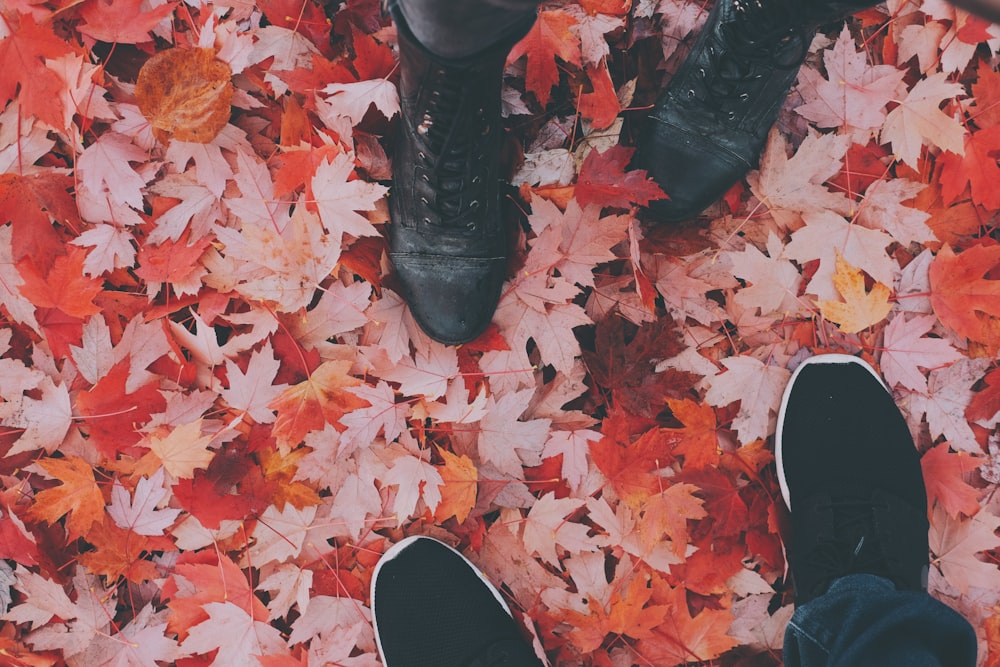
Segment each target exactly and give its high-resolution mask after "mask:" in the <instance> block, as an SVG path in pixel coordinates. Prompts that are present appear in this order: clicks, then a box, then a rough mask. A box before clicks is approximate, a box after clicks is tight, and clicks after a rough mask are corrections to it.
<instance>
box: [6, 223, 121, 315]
mask: <svg viewBox="0 0 1000 667" xmlns="http://www.w3.org/2000/svg"><path fill="white" fill-rule="evenodd" d="M135 242H136V241H135V237H133V236H132V232H130V231H128V229H126V228H125V227H121V226H118V225H115V224H97V225H94V226H93V227H91V228H90V229H88V230H86V231H85V232H83V233H82V234H80V235H79V236H78V237H76V238H75V239H73V240H72V241H70V243H72V244H73V245H78V246H80V247H81V248H93V250H91V251H90V252H88V253H87V259H86V260H84V263H83V272H84V273H85V274H86V275H88V276H99V275H101V274H103V273H104V272H106V271H113V270H114V269H122V268H125V267H131V266H132V265H133V264H135V255H136V248H135ZM0 270H2V269H0ZM0 281H2V278H0ZM0 289H2V288H0ZM0 297H2V292H0Z"/></svg>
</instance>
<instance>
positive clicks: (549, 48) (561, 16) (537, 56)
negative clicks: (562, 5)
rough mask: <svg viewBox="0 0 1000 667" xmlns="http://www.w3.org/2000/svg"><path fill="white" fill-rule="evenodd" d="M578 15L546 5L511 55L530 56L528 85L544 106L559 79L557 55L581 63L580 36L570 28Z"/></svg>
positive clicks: (514, 58) (526, 82)
mask: <svg viewBox="0 0 1000 667" xmlns="http://www.w3.org/2000/svg"><path fill="white" fill-rule="evenodd" d="M574 25H576V19H575V18H573V16H572V15H571V14H569V13H568V12H566V11H565V10H562V9H546V10H543V11H541V12H539V14H538V19H537V20H536V21H535V24H534V25H533V26H532V27H531V31H530V32H528V34H527V35H526V36H525V37H524V39H522V40H521V41H520V42H518V43H517V44H516V45H515V46H514V48H513V49H512V50H511V52H510V55H509V56H508V59H509V61H510V62H514V61H515V60H517V59H518V58H520V57H521V56H527V57H528V70H527V73H526V74H525V77H524V85H525V88H526V89H527V90H528V91H529V92H532V93H534V94H535V97H537V98H538V103H539V104H541V105H542V106H543V107H544V106H545V105H547V104H548V103H549V98H550V96H551V94H552V87H553V86H555V85H556V84H557V83H559V67H558V65H557V63H556V57H559V58H561V59H562V60H563V62H567V63H570V64H572V65H576V66H577V67H579V66H580V39H579V38H578V37H577V36H576V35H574V34H573V33H572V32H571V31H570V27H571V26H574Z"/></svg>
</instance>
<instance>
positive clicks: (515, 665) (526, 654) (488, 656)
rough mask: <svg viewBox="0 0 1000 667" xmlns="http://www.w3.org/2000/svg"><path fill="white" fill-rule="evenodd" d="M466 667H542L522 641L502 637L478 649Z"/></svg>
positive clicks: (529, 647)
mask: <svg viewBox="0 0 1000 667" xmlns="http://www.w3.org/2000/svg"><path fill="white" fill-rule="evenodd" d="M467 667H542V663H541V662H540V661H539V660H538V657H537V656H536V655H535V653H534V651H532V650H531V646H529V645H528V644H526V643H525V642H524V641H522V640H520V639H502V640H500V641H498V642H495V643H493V644H490V645H489V646H487V647H486V648H485V649H483V650H482V651H480V652H479V653H478V654H477V655H476V657H475V658H473V660H472V661H471V662H470V663H469V664H468V665H467Z"/></svg>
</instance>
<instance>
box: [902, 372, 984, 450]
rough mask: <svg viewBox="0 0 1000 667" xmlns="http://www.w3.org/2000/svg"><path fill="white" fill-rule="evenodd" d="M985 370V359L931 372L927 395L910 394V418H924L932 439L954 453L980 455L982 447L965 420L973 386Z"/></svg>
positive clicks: (919, 393) (920, 393)
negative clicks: (945, 443)
mask: <svg viewBox="0 0 1000 667" xmlns="http://www.w3.org/2000/svg"><path fill="white" fill-rule="evenodd" d="M988 366H989V360H988V359H967V358H962V359H960V360H959V361H957V362H955V363H953V364H952V365H950V366H948V367H946V368H941V369H937V370H933V371H931V373H930V376H929V379H928V382H927V392H926V393H922V392H915V393H912V394H910V410H911V412H912V416H913V417H919V416H920V415H921V414H924V415H926V419H927V425H928V426H929V427H930V432H931V436H933V437H934V438H937V437H940V436H944V438H945V439H946V440H947V441H948V442H949V443H951V446H952V448H953V449H955V450H958V451H964V452H969V453H972V454H981V453H982V447H980V446H979V443H978V441H977V440H976V436H975V434H974V433H973V431H972V428H971V427H970V426H969V422H968V421H967V420H966V419H965V408H966V407H968V405H969V402H970V401H971V400H972V395H973V392H972V386H973V385H974V384H975V383H976V382H978V381H979V380H980V379H981V378H982V376H983V374H984V373H985V372H986V368H987V367H988Z"/></svg>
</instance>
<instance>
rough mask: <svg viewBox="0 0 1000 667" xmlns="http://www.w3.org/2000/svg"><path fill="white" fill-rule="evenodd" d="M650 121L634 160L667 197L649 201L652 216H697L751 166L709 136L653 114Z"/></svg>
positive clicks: (675, 219)
mask: <svg viewBox="0 0 1000 667" xmlns="http://www.w3.org/2000/svg"><path fill="white" fill-rule="evenodd" d="M650 126H651V127H650V129H649V131H647V132H646V134H645V136H644V137H643V140H642V142H641V143H640V146H639V150H638V155H637V158H636V160H637V165H638V166H640V167H642V168H643V169H646V170H647V171H648V172H649V175H650V176H651V177H652V178H653V179H654V180H655V181H656V182H657V183H659V185H660V187H662V188H663V190H664V191H665V192H666V193H667V195H668V196H669V197H670V198H669V199H664V200H659V201H656V202H653V203H652V204H651V206H650V212H651V213H652V216H653V219H654V220H657V221H664V222H679V221H681V220H686V219H688V218H692V217H694V216H696V215H698V214H699V213H701V212H702V211H703V210H705V209H706V208H707V207H708V206H710V205H711V204H712V203H714V202H715V201H718V199H719V198H720V197H722V195H724V194H725V193H726V191H727V190H729V188H731V187H732V186H733V184H734V183H736V182H737V181H738V180H739V179H740V178H742V177H743V175H744V174H746V173H747V171H749V170H750V169H751V167H752V165H751V164H750V163H749V162H748V161H747V160H745V159H744V158H742V157H740V156H739V155H737V154H736V153H734V152H733V151H731V150H729V149H728V148H726V147H725V146H722V145H720V144H719V143H718V142H717V141H716V140H715V138H714V137H712V136H709V135H706V134H703V133H700V132H695V131H690V130H688V129H685V128H683V127H679V126H677V125H673V124H671V123H666V122H663V121H661V120H656V119H650Z"/></svg>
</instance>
